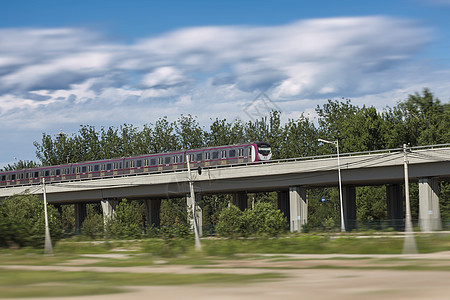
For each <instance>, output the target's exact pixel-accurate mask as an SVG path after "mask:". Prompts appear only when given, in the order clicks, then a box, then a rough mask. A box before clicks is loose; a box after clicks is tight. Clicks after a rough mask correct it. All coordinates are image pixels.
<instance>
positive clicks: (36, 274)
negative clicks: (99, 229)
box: [0, 270, 283, 298]
mask: <svg viewBox="0 0 450 300" xmlns="http://www.w3.org/2000/svg"><path fill="white" fill-rule="evenodd" d="M281 278H283V276H282V275H280V274H274V273H265V274H257V275H236V274H233V275H229V274H152V273H145V274H135V273H97V272H58V271H23V270H2V271H1V272H0V298H22V297H67V296H80V295H98V294H108V293H118V292H123V291H125V290H124V287H127V286H152V285H187V284H232V285H236V284H246V283H252V282H260V281H265V280H277V279H281Z"/></svg>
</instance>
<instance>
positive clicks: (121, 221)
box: [106, 199, 143, 239]
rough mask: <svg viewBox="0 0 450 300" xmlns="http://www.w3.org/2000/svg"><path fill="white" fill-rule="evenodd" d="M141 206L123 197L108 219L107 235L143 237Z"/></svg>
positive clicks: (122, 237)
mask: <svg viewBox="0 0 450 300" xmlns="http://www.w3.org/2000/svg"><path fill="white" fill-rule="evenodd" d="M141 223H142V211H141V207H139V206H138V205H136V204H134V203H128V202H127V200H126V199H123V200H122V201H121V202H120V203H119V204H118V205H117V207H116V211H115V213H114V215H113V216H112V217H111V218H109V219H108V220H107V221H106V232H107V236H108V237H111V238H118V239H135V238H139V237H141V234H142V230H143V228H140V226H139V224H141Z"/></svg>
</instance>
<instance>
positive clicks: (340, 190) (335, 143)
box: [317, 139, 345, 232]
mask: <svg viewBox="0 0 450 300" xmlns="http://www.w3.org/2000/svg"><path fill="white" fill-rule="evenodd" d="M317 141H318V142H322V143H327V144H332V145H335V146H336V151H337V167H338V184H339V206H340V211H341V232H345V219H344V204H343V200H342V178H341V162H340V160H339V140H336V141H327V140H324V139H318V140H317Z"/></svg>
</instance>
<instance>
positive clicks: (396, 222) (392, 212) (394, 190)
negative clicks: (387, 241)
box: [386, 184, 404, 230]
mask: <svg viewBox="0 0 450 300" xmlns="http://www.w3.org/2000/svg"><path fill="white" fill-rule="evenodd" d="M386 206H387V218H388V221H389V223H390V226H391V227H392V228H394V229H395V230H402V228H403V219H404V213H403V189H402V186H401V185H399V184H388V185H386Z"/></svg>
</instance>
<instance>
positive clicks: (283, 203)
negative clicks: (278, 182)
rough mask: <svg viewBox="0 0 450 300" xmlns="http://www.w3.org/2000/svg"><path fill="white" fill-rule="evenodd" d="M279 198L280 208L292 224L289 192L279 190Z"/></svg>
mask: <svg viewBox="0 0 450 300" xmlns="http://www.w3.org/2000/svg"><path fill="white" fill-rule="evenodd" d="M277 198H278V209H279V210H280V211H281V212H282V213H283V215H284V216H285V217H286V220H288V222H289V224H290V217H291V216H290V213H289V192H288V191H279V192H278V193H277Z"/></svg>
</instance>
